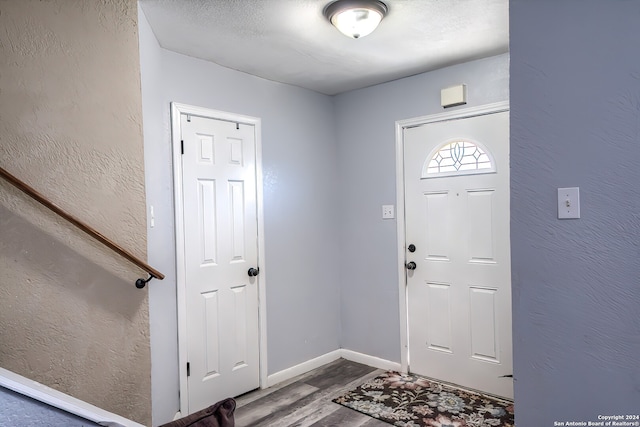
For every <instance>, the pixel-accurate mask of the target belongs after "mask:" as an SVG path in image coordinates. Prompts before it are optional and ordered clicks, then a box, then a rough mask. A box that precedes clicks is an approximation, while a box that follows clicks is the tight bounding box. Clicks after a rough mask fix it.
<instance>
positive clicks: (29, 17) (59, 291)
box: [0, 0, 155, 423]
mask: <svg viewBox="0 0 640 427" xmlns="http://www.w3.org/2000/svg"><path fill="white" fill-rule="evenodd" d="M0 28H2V37H1V39H0V57H1V58H2V61H0V141H1V143H0V165H1V166H2V167H3V168H5V169H7V170H9V171H10V172H11V173H13V174H14V175H16V176H18V177H19V178H21V179H22V180H24V181H25V182H27V183H28V184H30V185H31V186H33V187H35V188H36V189H38V190H39V191H40V192H41V193H43V194H44V195H46V196H47V197H48V198H50V199H51V200H52V201H53V202H54V203H56V204H57V205H58V206H60V207H62V208H63V209H66V210H67V211H69V212H70V213H71V214H73V215H75V216H76V217H78V218H80V219H81V220H83V221H85V222H86V223H88V224H90V225H92V226H93V227H95V228H96V229H98V230H99V231H101V232H102V233H103V234H104V235H106V236H108V237H110V238H112V239H114V240H115V241H116V242H118V243H119V244H120V245H121V246H123V247H125V248H127V249H129V250H130V251H131V252H133V253H135V254H136V255H138V256H140V257H142V258H143V259H144V258H145V254H146V234H145V205H144V170H143V151H142V149H143V145H142V123H141V120H142V113H141V96H140V75H139V58H138V44H137V9H136V2H135V0H101V1H91V2H87V1H82V0H55V1H46V2H42V1H36V0H24V1H17V0H16V1H3V2H0ZM0 181H1V182H0V235H1V236H2V238H1V239H0V271H2V274H1V277H0V282H1V286H0V326H1V327H0V342H1V343H2V345H1V346H0V364H1V365H2V366H3V367H4V368H7V369H9V370H12V371H14V372H17V373H19V374H21V375H24V376H26V377H28V378H32V379H34V380H36V381H39V382H41V383H44V384H46V385H48V386H51V387H53V388H55V389H57V390H60V391H62V392H65V393H67V394H70V395H72V396H74V397H77V398H79V399H82V400H85V401H87V402H89V403H92V404H94V405H96V406H99V407H101V408H104V409H106V410H109V411H111V412H114V413H117V414H119V415H122V416H125V417H127V418H131V419H134V420H136V421H139V422H142V423H146V422H149V421H150V415H151V401H150V355H149V332H148V308H147V296H146V295H147V293H146V292H147V291H139V290H137V289H136V288H135V287H134V286H133V282H134V281H135V279H136V278H137V277H140V276H142V275H143V272H141V271H140V270H138V269H137V268H136V267H133V266H132V265H130V264H129V263H128V262H127V261H125V260H123V259H121V258H119V257H118V256H117V255H115V254H113V253H111V252H110V251H109V250H108V249H105V248H103V247H102V246H100V245H99V244H97V243H95V242H94V241H93V240H91V239H90V238H89V237H87V236H86V235H85V234H84V233H82V232H80V231H78V230H76V229H75V228H73V226H71V225H69V224H67V223H65V222H64V220H61V219H58V218H57V217H56V216H55V215H54V214H53V213H51V212H49V211H47V210H45V209H44V208H42V207H41V206H40V205H38V204H37V203H35V202H33V201H31V200H30V199H28V198H27V197H26V196H24V195H23V194H22V193H20V192H18V191H17V190H15V189H14V188H13V187H10V186H9V185H8V184H7V183H6V182H4V181H2V180H0ZM152 285H155V283H152Z"/></svg>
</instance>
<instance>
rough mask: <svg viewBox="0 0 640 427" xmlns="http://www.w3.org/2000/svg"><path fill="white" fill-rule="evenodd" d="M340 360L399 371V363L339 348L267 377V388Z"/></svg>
mask: <svg viewBox="0 0 640 427" xmlns="http://www.w3.org/2000/svg"><path fill="white" fill-rule="evenodd" d="M340 358H343V359H347V360H351V361H352V362H357V363H362V364H363V365H367V366H371V367H373V368H378V369H385V370H388V371H400V370H401V366H400V363H396V362H391V361H390V360H385V359H380V358H379V357H375V356H369V355H368V354H363V353H358V352H357V351H352V350H346V349H344V348H341V349H338V350H334V351H331V352H329V353H326V354H323V355H322V356H318V357H316V358H314V359H311V360H307V361H306V362H302V363H300V364H299V365H295V366H292V367H291V368H287V369H283V370H282V371H280V372H276V373H275V374H271V375H269V376H268V377H267V387H271V386H274V385H276V384H279V383H281V382H283V381H287V380H290V379H292V378H295V377H297V376H298V375H302V374H306V373H307V372H309V371H312V370H314V369H316V368H319V367H321V366H323V365H326V364H327V363H331V362H333V361H335V360H338V359H340Z"/></svg>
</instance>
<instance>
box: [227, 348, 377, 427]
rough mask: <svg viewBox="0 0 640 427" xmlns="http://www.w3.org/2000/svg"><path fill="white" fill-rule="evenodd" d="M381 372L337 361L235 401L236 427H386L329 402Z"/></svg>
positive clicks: (364, 366) (360, 365)
mask: <svg viewBox="0 0 640 427" xmlns="http://www.w3.org/2000/svg"><path fill="white" fill-rule="evenodd" d="M382 372H384V371H383V370H381V369H376V368H372V367H370V366H366V365H362V364H360V363H356V362H351V361H349V360H345V359H339V360H336V361H335V362H332V363H329V364H327V365H324V366H322V367H320V368H318V369H315V370H313V371H310V372H307V373H306V374H303V375H300V376H298V377H296V378H293V379H291V380H289V381H285V382H283V383H281V384H278V385H276V386H273V387H270V388H268V389H264V390H256V391H253V392H250V393H247V394H245V395H242V396H240V397H238V398H236V402H237V408H236V412H235V418H236V426H237V427H249V426H256V427H267V426H268V427H290V426H291V427H293V426H295V427H311V426H313V427H330V426H344V427H352V426H353V427H358V426H361V427H389V424H387V423H385V422H382V421H380V420H376V419H375V418H371V417H368V416H366V415H363V414H361V413H359V412H356V411H354V410H351V409H348V408H345V407H344V406H341V405H338V404H337V403H333V402H332V401H331V400H332V399H334V398H336V397H338V396H340V395H341V394H342V393H344V392H346V391H348V390H351V389H353V388H355V387H357V386H359V385H360V384H362V383H364V382H365V381H367V380H369V379H371V378H373V377H376V376H378V375H380V374H381V373H382Z"/></svg>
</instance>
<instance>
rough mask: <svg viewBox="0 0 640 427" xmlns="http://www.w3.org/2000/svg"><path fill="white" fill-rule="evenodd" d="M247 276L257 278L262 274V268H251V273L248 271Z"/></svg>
mask: <svg viewBox="0 0 640 427" xmlns="http://www.w3.org/2000/svg"><path fill="white" fill-rule="evenodd" d="M247 274H248V275H249V277H256V276H257V275H258V274H260V268H259V267H258V268H253V267H251V268H250V269H249V271H247Z"/></svg>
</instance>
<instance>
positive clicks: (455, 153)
mask: <svg viewBox="0 0 640 427" xmlns="http://www.w3.org/2000/svg"><path fill="white" fill-rule="evenodd" d="M495 171H496V167H495V162H494V161H493V158H492V156H491V154H490V153H489V152H488V151H487V150H486V149H485V148H483V147H482V146H481V145H480V144H478V143H475V142H471V141H467V140H454V141H450V142H446V143H444V144H443V145H441V146H440V147H438V148H436V149H435V150H434V151H432V152H431V154H430V155H429V157H427V161H426V162H425V163H424V166H423V168H422V178H435V177H438V176H454V175H472V174H480V173H492V172H495Z"/></svg>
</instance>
